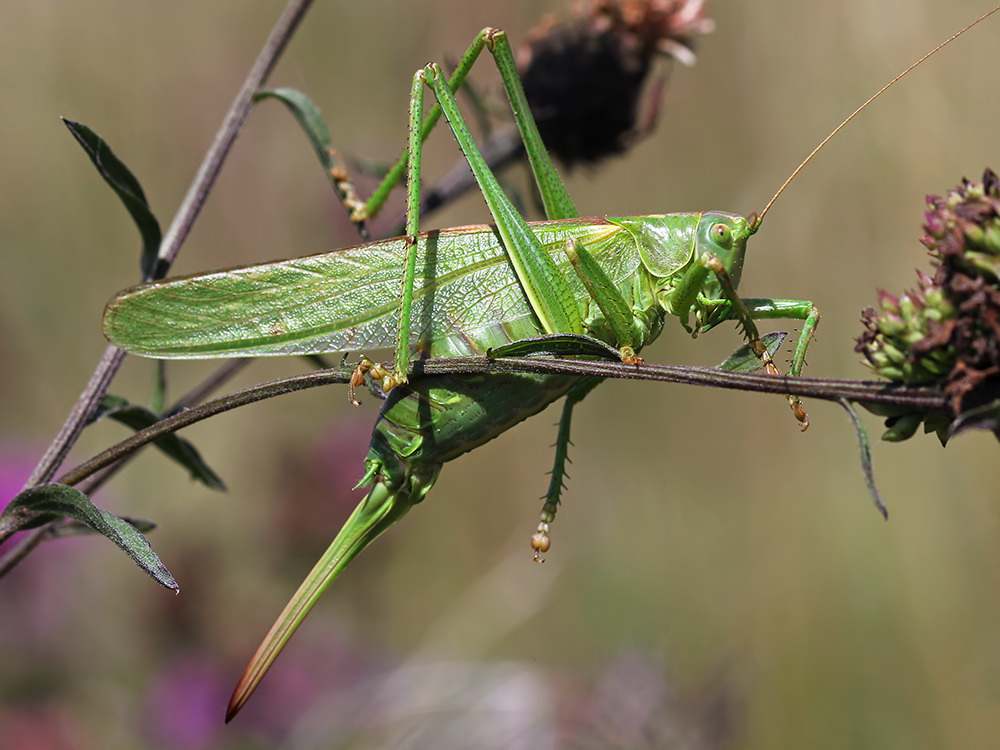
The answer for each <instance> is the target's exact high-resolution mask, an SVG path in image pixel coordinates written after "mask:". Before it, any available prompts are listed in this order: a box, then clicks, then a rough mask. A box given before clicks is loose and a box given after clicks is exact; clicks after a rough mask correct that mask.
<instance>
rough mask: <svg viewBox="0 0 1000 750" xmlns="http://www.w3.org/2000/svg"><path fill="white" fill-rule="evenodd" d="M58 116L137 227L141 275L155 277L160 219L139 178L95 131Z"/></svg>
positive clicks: (156, 276)
mask: <svg viewBox="0 0 1000 750" xmlns="http://www.w3.org/2000/svg"><path fill="white" fill-rule="evenodd" d="M62 119H63V122H64V123H65V124H66V127H67V128H69V132H70V133H72V134H73V137H74V138H76V140H77V142H78V143H79V144H80V145H81V146H83V150H84V151H86V152H87V156H89V157H90V160H91V161H92V162H93V163H94V166H95V167H97V171H98V172H100V173H101V177H103V178H104V181H105V182H107V183H108V185H110V186H111V189H112V190H114V191H115V193H117V195H118V197H119V198H120V199H121V201H122V203H124V204H125V208H126V209H128V212H129V214H130V215H131V216H132V221H134V222H135V225H136V227H138V228H139V234H140V235H141V236H142V256H141V258H140V267H141V268H142V274H143V278H148V279H155V278H159V276H162V273H160V274H159V275H157V271H158V269H157V252H158V251H159V249H160V239H161V238H162V234H161V232H160V223H159V222H158V221H157V220H156V217H155V216H154V215H153V212H152V210H151V209H150V207H149V203H147V202H146V194H145V193H144V192H143V191H142V186H141V185H140V184H139V181H138V180H137V179H136V178H135V175H133V174H132V172H131V171H130V170H129V168H128V167H126V166H125V165H124V164H123V163H122V161H121V160H120V159H119V158H118V157H117V156H115V154H114V152H113V151H112V150H111V148H110V146H108V144H107V143H105V141H104V139H103V138H101V137H100V136H99V135H97V133H95V132H94V131H93V130H91V129H90V128H88V127H87V126H86V125H84V124H83V123H79V122H74V121H73V120H67V119H66V118H65V117H64V118H62Z"/></svg>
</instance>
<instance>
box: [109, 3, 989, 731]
mask: <svg viewBox="0 0 1000 750" xmlns="http://www.w3.org/2000/svg"><path fill="white" fill-rule="evenodd" d="M993 12H995V10H994V11H991V13H990V14H987V15H986V16H983V17H982V18H981V19H979V20H980V21H981V20H983V18H986V17H987V16H988V15H991V14H992V13H993ZM978 22H979V21H976V23H978ZM972 25H974V24H971V25H970V26H969V27H967V28H971V26H972ZM963 32H964V30H963ZM963 32H959V34H961V33H963ZM957 36H958V35H955V36H954V37H952V38H951V39H949V40H948V41H949V42H950V41H951V40H952V39H954V38H956V37H957ZM947 43H948V42H945V44H947ZM941 46H943V45H940V46H939V47H937V48H936V49H935V50H934V51H932V52H931V53H928V55H926V56H925V57H923V58H921V60H919V61H918V62H917V63H915V64H914V65H913V66H910V68H908V69H907V70H906V71H904V73H903V74H901V75H900V76H898V77H897V78H895V79H893V81H892V82H890V84H888V85H892V84H893V83H895V82H896V81H897V80H899V78H901V77H902V76H903V75H905V74H906V73H907V72H909V70H911V69H912V68H913V67H915V65H917V64H919V63H920V62H922V61H923V60H924V59H926V58H927V57H929V56H930V55H931V54H933V52H936V51H937V49H940V47H941ZM484 47H485V48H487V49H489V50H490V51H491V53H492V54H493V56H494V58H495V60H496V64H497V67H498V69H499V71H500V75H501V78H502V80H503V83H504V86H505V88H506V91H507V95H508V97H509V98H510V100H511V105H512V108H513V111H514V116H515V120H516V122H517V125H518V127H519V129H520V131H521V135H522V138H523V140H524V143H525V149H526V152H527V155H528V160H529V163H530V165H531V167H532V171H533V173H534V176H535V180H536V183H537V185H538V189H539V193H540V195H541V197H542V200H543V204H544V206H545V211H546V215H547V217H548V220H546V221H543V222H534V223H530V224H529V223H527V222H525V220H524V219H523V218H522V217H521V216H520V215H519V214H518V213H517V211H516V210H515V209H514V208H513V206H512V205H511V203H510V201H509V200H508V199H507V198H506V197H505V196H504V194H503V192H502V190H501V189H500V187H499V185H498V184H497V182H496V179H495V178H494V176H493V175H492V173H491V172H490V170H489V168H488V167H487V165H486V164H485V162H484V160H483V159H482V156H481V155H480V153H479V151H478V148H477V147H476V144H475V143H474V141H473V139H472V137H471V135H470V133H469V131H468V129H467V128H466V126H465V124H464V121H463V119H462V116H461V114H460V112H459V110H458V108H457V106H456V104H455V101H454V96H453V91H454V89H455V88H457V87H458V85H459V84H460V83H461V80H462V78H464V75H465V73H466V72H467V71H468V69H469V68H470V67H471V65H472V64H473V62H474V61H475V59H476V58H477V57H478V55H479V53H480V52H481V51H482V49H483V48H484ZM425 86H427V87H430V88H431V89H432V90H433V91H434V94H435V97H436V99H437V102H438V106H439V107H440V108H441V110H442V111H443V112H444V114H445V117H446V119H447V120H448V123H449V126H450V128H451V130H452V132H453V134H454V136H455V138H456V140H457V141H458V143H459V146H460V148H461V149H462V151H463V153H464V154H465V157H466V159H467V160H468V163H469V165H470V167H471V168H472V171H473V173H474V174H475V177H476V180H477V182H478V184H479V186H480V189H481V190H482V192H483V195H484V197H485V199H486V202H487V204H488V206H489V209H490V211H491V213H492V215H493V219H494V221H495V225H493V226H469V227H460V228H453V229H445V230H439V231H434V232H429V233H425V234H419V233H418V215H417V214H418V210H417V207H418V206H419V185H420V179H419V177H420V154H421V146H422V142H423V139H424V137H426V133H427V131H428V130H429V129H430V127H431V126H432V125H433V122H434V120H435V119H436V113H432V114H431V115H430V116H429V117H428V120H427V121H424V120H423V96H424V91H425ZM885 88H888V86H886V87H885ZM885 88H883V89H882V91H884V90H885ZM879 93H881V91H880V92H879ZM876 96H878V94H876ZM874 98H875V97H872V99H869V100H868V102H866V103H865V104H864V105H862V107H860V108H859V109H858V110H857V111H855V113H854V114H852V115H851V117H849V118H848V119H847V120H845V121H844V123H842V124H841V125H840V126H839V127H838V128H837V129H836V130H834V132H833V133H831V135H830V136H828V137H827V139H825V140H824V141H823V143H822V144H820V146H819V147H817V149H816V150H815V151H813V153H812V154H810V156H809V157H807V159H806V160H805V161H804V162H803V164H802V165H800V167H799V168H798V169H796V170H795V172H794V173H793V174H792V176H791V177H790V178H789V180H788V181H786V183H785V184H784V185H782V187H781V189H779V191H778V192H777V193H776V194H775V196H774V198H772V199H771V201H770V202H769V203H768V204H767V206H766V207H765V209H764V211H763V212H762V213H761V215H760V217H757V216H755V215H751V216H750V217H747V218H744V217H742V216H738V215H734V214H729V213H723V212H718V211H706V212H700V213H685V214H663V215H657V216H646V217H607V218H579V217H578V215H577V212H576V209H575V208H574V206H573V203H572V201H571V200H570V198H569V196H568V194H567V192H566V190H565V187H564V186H563V184H562V182H561V181H560V179H559V177H558V175H557V174H556V172H555V169H554V167H553V166H552V163H551V161H550V160H549V157H548V154H547V153H546V151H545V148H544V146H543V144H542V142H541V139H540V138H539V136H538V132H537V128H536V127H535V124H534V121H533V119H532V117H531V114H530V111H529V109H528V107H527V104H526V102H525V101H524V96H523V92H522V91H521V87H520V82H519V80H518V78H517V75H516V72H515V67H514V61H513V57H512V55H511V53H510V48H509V46H508V44H507V41H506V38H505V36H504V35H503V33H502V32H499V31H496V30H492V29H485V30H484V31H483V32H481V34H480V35H479V36H478V37H477V39H476V41H475V42H474V43H473V45H472V46H471V47H470V49H469V51H468V52H467V53H466V55H465V56H464V57H463V59H462V61H461V63H460V64H459V68H458V69H457V71H456V74H455V76H453V78H452V80H451V81H450V82H446V81H445V80H444V78H443V77H442V75H441V72H440V69H439V68H438V66H436V65H428V66H427V67H426V68H423V69H421V70H420V71H418V72H417V73H416V74H415V76H414V79H413V89H412V97H411V107H410V144H409V159H408V182H407V186H408V187H407V189H408V210H407V235H406V236H405V237H402V238H398V239H393V240H386V241H381V242H374V243H368V244H365V245H361V246H358V247H353V248H347V249H344V250H337V251H334V252H331V253H325V254H322V255H314V256H308V257H304V258H297V259H292V260H285V261H279V262H275V263H267V264H262V265H256V266H248V267H244V268H237V269H231V270H228V271H220V272H216V273H210V274H203V275H197V276H190V277H186V278H180V279H173V280H169V281H163V282H157V283H153V284H149V285H145V286H139V287H134V288H132V289H128V290H125V291H123V292H122V293H120V294H119V295H118V296H117V297H116V298H115V299H114V300H113V301H112V302H111V304H110V305H109V306H108V309H107V311H106V314H105V319H104V330H105V334H106V335H107V336H108V338H109V339H110V340H111V341H112V342H113V343H115V344H116V345H118V346H120V347H121V348H123V349H125V350H127V351H130V352H134V353H136V354H140V355H143V356H149V357H157V358H209V357H236V356H258V355H292V354H312V353H319V352H336V351H347V350H353V351H357V350H361V349H368V348H382V347H386V346H392V345H395V347H396V356H395V361H394V363H393V365H392V366H391V368H389V367H382V366H378V365H371V364H370V363H364V364H363V365H362V366H361V367H359V372H360V371H362V370H368V371H369V372H370V373H371V374H372V375H374V376H375V377H377V378H380V379H381V381H382V385H383V388H385V389H386V390H387V391H388V396H387V399H386V401H385V403H384V405H383V407H382V410H381V412H380V415H379V418H378V421H377V422H376V424H375V427H374V430H373V435H372V440H371V446H370V449H369V454H368V458H367V460H366V463H365V474H364V477H363V478H362V480H361V482H359V486H361V485H371V488H370V489H369V491H368V493H367V494H366V496H365V497H364V499H363V500H362V501H361V502H360V504H359V505H358V507H357V508H356V510H355V511H354V513H353V514H352V515H351V517H350V518H349V519H348V520H347V521H346V522H345V524H344V526H343V527H342V529H341V531H340V532H339V533H338V535H337V537H336V538H335V540H334V541H333V543H332V544H331V546H330V547H329V549H328V550H327V551H326V553H325V554H324V555H323V557H322V558H321V559H320V561H319V562H318V563H317V564H316V566H315V567H314V568H313V570H312V571H311V572H310V573H309V575H308V576H307V578H306V579H305V581H304V582H303V583H302V585H301V586H300V588H299V590H298V591H297V592H296V593H295V594H294V596H293V597H292V599H291V600H290V601H289V603H288V604H287V605H286V607H285V609H284V611H283V612H282V613H281V614H280V615H279V617H278V619H277V620H276V621H275V623H274V625H273V626H272V628H271V630H270V631H269V633H268V634H267V636H266V637H265V639H264V641H263V642H262V644H261V646H260V647H259V648H258V650H257V653H256V654H255V656H254V657H253V659H252V660H251V662H250V664H249V665H248V667H247V669H246V671H245V672H244V675H243V677H242V678H241V680H240V682H239V684H238V685H237V687H236V690H235V691H234V694H233V696H232V699H231V701H230V705H229V710H228V713H227V720H228V719H230V718H232V717H233V716H234V715H235V714H236V712H238V711H239V709H240V708H241V707H242V706H243V705H244V703H245V702H246V700H247V699H248V698H249V696H250V694H251V693H252V692H253V690H254V689H255V688H256V686H257V685H258V684H259V682H260V680H261V679H262V678H263V676H264V674H265V673H266V672H267V670H268V669H269V667H270V665H271V664H272V663H273V661H274V659H275V658H276V657H277V655H278V654H279V653H280V651H281V650H282V648H283V647H284V645H285V644H286V643H287V641H288V639H289V638H290V637H291V636H292V634H293V633H294V631H295V630H296V629H297V627H298V626H299V625H300V624H301V622H302V621H303V620H304V619H305V617H306V616H307V615H308V613H309V612H310V611H311V609H312V607H313V606H315V604H316V602H317V601H318V599H319V597H320V596H321V595H322V593H323V592H324V591H325V590H326V588H327V587H328V586H329V585H330V583H332V582H333V580H335V579H336V578H337V577H338V576H339V574H340V573H341V572H342V571H343V570H344V568H345V567H346V566H347V565H348V564H349V563H350V561H351V560H352V559H353V558H354V557H355V556H356V555H357V554H358V553H359V552H361V550H363V549H364V548H365V547H367V546H368V545H369V544H370V543H371V542H372V541H374V539H376V538H377V537H378V536H379V535H381V534H382V533H383V532H384V531H386V530H387V529H388V528H389V527H390V526H392V525H393V524H395V523H396V521H398V520H399V519H400V518H401V517H402V516H403V515H405V514H406V512H407V511H408V510H409V509H410V508H411V507H412V506H413V505H415V504H416V503H419V502H420V501H421V500H422V499H423V498H424V496H425V495H426V494H427V492H428V491H429V490H430V489H431V487H432V486H433V484H434V482H435V480H436V478H437V476H438V474H439V472H440V470H441V467H442V465H443V464H444V463H445V462H446V461H449V460H451V459H452V458H455V457H457V456H459V455H461V454H463V453H465V452H467V451H470V450H472V449H474V448H476V447H478V446H480V445H482V444H483V443H485V442H487V441H489V440H490V439H492V438H493V437H495V436H497V435H498V434H500V433H502V432H504V431H506V430H507V429H509V428H510V427H512V426H513V425H515V424H517V423H518V422H520V421H522V420H524V419H526V418H527V417H529V416H531V415H533V414H535V413H537V412H539V411H540V410H542V409H543V408H545V407H546V406H548V405H549V404H550V403H553V402H554V401H557V400H559V399H560V398H562V397H563V396H565V397H566V401H565V406H564V409H563V414H562V417H561V421H560V428H559V435H558V439H557V444H556V457H555V467H554V469H553V474H552V480H551V482H550V488H549V491H548V494H547V497H546V500H545V504H544V506H543V510H542V520H541V523H540V524H539V528H538V532H537V533H536V534H535V536H534V537H533V538H532V547H533V548H534V549H535V550H536V554H538V553H541V552H544V551H545V550H546V549H547V548H548V544H549V539H548V531H549V523H550V522H551V520H552V518H553V517H554V514H555V509H556V506H557V505H558V502H559V495H560V491H561V489H562V480H563V477H564V466H565V461H566V450H567V446H568V443H569V425H570V420H571V415H572V410H573V407H574V406H575V404H576V403H578V402H579V401H580V400H581V399H582V398H583V397H584V396H585V395H586V394H587V393H588V392H589V391H590V390H591V389H592V388H593V387H594V386H595V385H597V384H598V383H599V382H600V381H599V380H597V379H593V378H588V379H581V378H577V377H570V376H557V375H528V374H520V375H496V376H457V375H450V376H434V377H427V378H421V379H417V380H415V381H414V382H412V383H407V382H406V369H407V365H408V362H409V360H410V358H411V357H412V356H413V351H414V349H416V350H417V351H419V352H420V353H421V355H423V356H432V357H447V356H460V355H468V354H483V353H486V352H487V351H488V350H489V349H490V348H493V347H497V346H501V345H504V344H507V343H510V342H513V341H518V340H521V339H525V338H530V337H534V336H538V335H540V334H585V335H587V336H590V337H592V338H597V339H600V340H601V341H604V342H606V343H608V344H610V345H611V346H613V347H615V348H616V349H618V350H619V352H620V356H621V359H622V361H624V362H634V361H638V352H639V351H640V350H641V349H642V348H643V347H644V346H645V345H647V344H648V343H650V342H651V341H653V340H654V339H655V338H656V337H657V335H658V334H659V333H660V331H661V330H662V327H663V325H664V321H665V319H666V316H667V315H670V316H674V317H677V318H678V319H679V320H680V322H681V324H682V325H684V327H685V328H686V329H687V330H688V331H689V332H691V333H692V334H698V333H700V332H702V331H707V330H709V329H711V328H714V327H715V326H717V325H718V324H720V323H722V322H724V321H727V320H732V321H735V322H736V323H737V324H738V325H739V326H741V327H742V329H743V332H744V334H745V335H746V337H747V339H748V341H749V343H750V346H751V347H752V349H753V351H754V353H755V354H757V355H758V356H759V357H760V358H761V362H762V366H764V367H766V368H767V369H768V370H769V371H771V372H775V373H776V372H777V368H776V367H775V366H774V364H773V362H772V361H771V359H770V355H769V353H768V351H767V349H766V347H765V346H764V344H763V343H762V341H761V338H760V336H759V334H758V331H757V327H756V324H755V322H754V321H755V320H757V319H765V318H768V319H770V318H774V319H795V320H800V321H802V325H801V332H800V334H799V337H798V340H797V343H796V344H795V347H794V350H793V355H792V360H791V366H790V373H791V374H792V375H793V376H794V375H798V374H799V373H800V372H801V370H802V367H803V364H804V362H805V356H806V350H807V348H808V345H809V342H810V339H811V337H812V334H813V331H814V329H815V326H816V324H817V322H818V320H819V314H818V312H817V310H816V308H815V306H814V305H813V304H812V303H811V302H808V301H799V300H786V299H772V298H754V299H742V298H740V297H739V295H738V294H737V291H736V289H737V286H738V284H739V281H740V273H741V270H742V265H743V258H744V253H745V250H746V242H747V240H748V238H749V236H750V235H751V234H753V233H754V232H755V231H756V230H757V228H758V227H759V226H760V222H761V220H762V219H763V216H764V215H765V214H766V213H767V211H768V210H769V209H770V206H771V205H772V204H773V202H774V200H775V199H776V198H777V197H778V195H780V194H781V192H782V191H783V190H784V188H785V186H787V184H788V183H789V182H790V181H791V179H793V178H794V176H795V175H796V174H798V171H799V170H801V168H802V166H804V165H805V163H806V162H808V161H809V159H811V158H812V156H813V155H814V154H815V153H816V151H818V150H819V148H821V147H822V145H823V144H825V143H826V141H828V140H829V138H831V137H832V136H833V135H834V134H835V133H836V132H838V131H839V130H840V128H842V127H843V126H844V125H846V124H847V122H849V121H850V120H851V119H853V117H854V116H855V115H856V114H857V113H858V112H860V111H861V109H863V108H864V107H865V106H867V104H868V103H870V102H871V101H872V100H873V99H874ZM422 123H423V124H422ZM789 400H790V402H791V403H792V405H793V408H794V409H795V411H796V416H797V417H798V418H799V420H800V422H801V423H802V425H803V427H804V426H805V425H806V424H807V420H806V417H805V413H804V411H803V410H802V407H801V405H800V404H799V403H798V401H797V400H796V399H793V398H792V397H789Z"/></svg>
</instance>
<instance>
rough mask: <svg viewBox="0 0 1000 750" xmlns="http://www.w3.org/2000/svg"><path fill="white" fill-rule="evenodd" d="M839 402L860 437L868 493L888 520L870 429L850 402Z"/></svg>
mask: <svg viewBox="0 0 1000 750" xmlns="http://www.w3.org/2000/svg"><path fill="white" fill-rule="evenodd" d="M837 403H838V404H840V405H841V406H842V407H844V411H846V412H847V416H848V417H850V419H851V425H853V427H854V435H855V436H856V437H857V439H858V454H859V455H860V457H861V471H862V472H864V475H865V484H867V485H868V494H869V495H871V498H872V502H873V503H875V507H876V508H878V512H879V513H881V514H882V517H883V518H885V519H886V520H888V518H889V509H888V508H886V507H885V503H884V502H883V500H882V493H881V492H879V490H878V485H877V484H876V483H875V470H874V469H873V468H872V446H871V441H870V440H869V439H868V430H866V429H865V426H864V424H863V423H862V422H861V418H860V417H858V413H857V411H855V409H854V407H853V406H851V404H850V402H848V401H846V400H845V399H842V398H841V399H837Z"/></svg>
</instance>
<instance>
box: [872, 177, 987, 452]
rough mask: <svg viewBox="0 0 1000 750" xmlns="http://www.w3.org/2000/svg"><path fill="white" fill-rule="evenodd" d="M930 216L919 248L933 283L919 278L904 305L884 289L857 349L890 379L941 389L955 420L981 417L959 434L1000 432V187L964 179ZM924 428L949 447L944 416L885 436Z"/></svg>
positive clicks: (909, 419) (897, 427) (931, 204)
mask: <svg viewBox="0 0 1000 750" xmlns="http://www.w3.org/2000/svg"><path fill="white" fill-rule="evenodd" d="M927 207H928V210H927V212H926V214H925V223H924V231H925V232H926V235H925V236H924V237H923V238H922V239H921V242H923V244H924V245H925V246H926V247H927V249H928V250H929V251H930V255H931V257H932V258H933V259H934V265H935V270H934V275H933V277H931V276H928V275H927V274H924V273H922V272H920V271H918V272H917V277H918V287H917V289H915V290H913V291H910V292H907V293H905V294H903V295H901V296H899V297H895V296H893V295H891V294H888V293H886V292H884V291H881V290H880V291H879V306H880V308H881V310H880V311H876V310H874V309H872V308H868V309H867V310H865V311H864V312H863V313H862V322H863V323H864V325H865V329H866V330H865V331H864V333H862V334H861V336H859V337H858V343H857V346H856V347H855V348H856V350H857V351H859V352H861V353H862V354H864V356H865V360H866V363H867V364H868V365H869V366H870V367H871V368H872V369H873V370H875V372H877V373H878V374H879V375H881V376H883V377H885V378H888V379H889V380H892V381H894V382H897V383H904V384H909V385H931V386H938V387H940V388H941V389H942V390H943V392H944V393H945V395H946V396H947V397H948V399H949V402H950V405H951V408H952V411H953V413H954V416H955V417H960V415H963V414H965V415H968V414H970V413H974V414H977V415H978V416H977V417H976V419H975V420H974V422H975V424H968V425H962V426H977V427H986V428H988V429H992V430H994V431H995V432H997V431H998V426H1000V407H993V406H991V405H992V404H993V403H994V401H996V400H997V399H998V397H1000V393H998V390H1000V179H998V177H997V175H996V174H995V173H994V172H993V171H992V170H990V169H987V170H986V171H985V172H984V173H983V179H982V181H981V182H970V181H968V180H963V181H962V184H961V185H959V186H958V188H956V189H955V190H952V191H950V192H949V193H948V194H947V195H945V196H944V197H939V196H928V198H927ZM942 419H943V420H944V421H943V422H942ZM921 421H925V422H926V428H927V429H928V430H936V431H937V432H938V434H939V436H940V437H941V438H942V441H943V440H945V439H946V438H947V435H948V430H949V429H950V430H951V431H952V432H954V431H955V426H953V425H952V423H951V419H948V418H946V417H941V418H937V419H933V420H931V419H930V418H927V419H925V417H924V415H914V414H909V415H902V416H900V415H895V416H894V417H893V418H892V419H890V422H889V427H890V432H889V433H888V434H887V436H886V437H888V438H889V439H904V438H906V437H909V436H910V435H912V434H913V432H914V431H915V430H916V428H917V427H918V426H919V424H920V422H921ZM998 434H1000V433H998Z"/></svg>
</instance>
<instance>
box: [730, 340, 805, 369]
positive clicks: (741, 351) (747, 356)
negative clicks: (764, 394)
mask: <svg viewBox="0 0 1000 750" xmlns="http://www.w3.org/2000/svg"><path fill="white" fill-rule="evenodd" d="M787 335H788V334H787V333H785V332H784V331H774V332H772V333H765V334H764V335H763V336H761V337H760V340H761V342H763V344H764V349H765V350H766V351H767V356H768V357H774V353H775V352H776V351H778V349H780V348H781V345H782V344H783V343H785V337H786V336H787ZM719 369H720V370H729V371H730V372H757V370H762V369H764V362H763V361H762V360H761V358H760V357H759V356H758V355H757V354H755V353H754V351H753V347H751V346H750V344H744V345H743V346H741V347H740V348H738V349H737V350H736V351H734V352H733V353H732V354H730V355H729V356H728V357H726V361H725V362H723V363H722V364H720V365H719Z"/></svg>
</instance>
